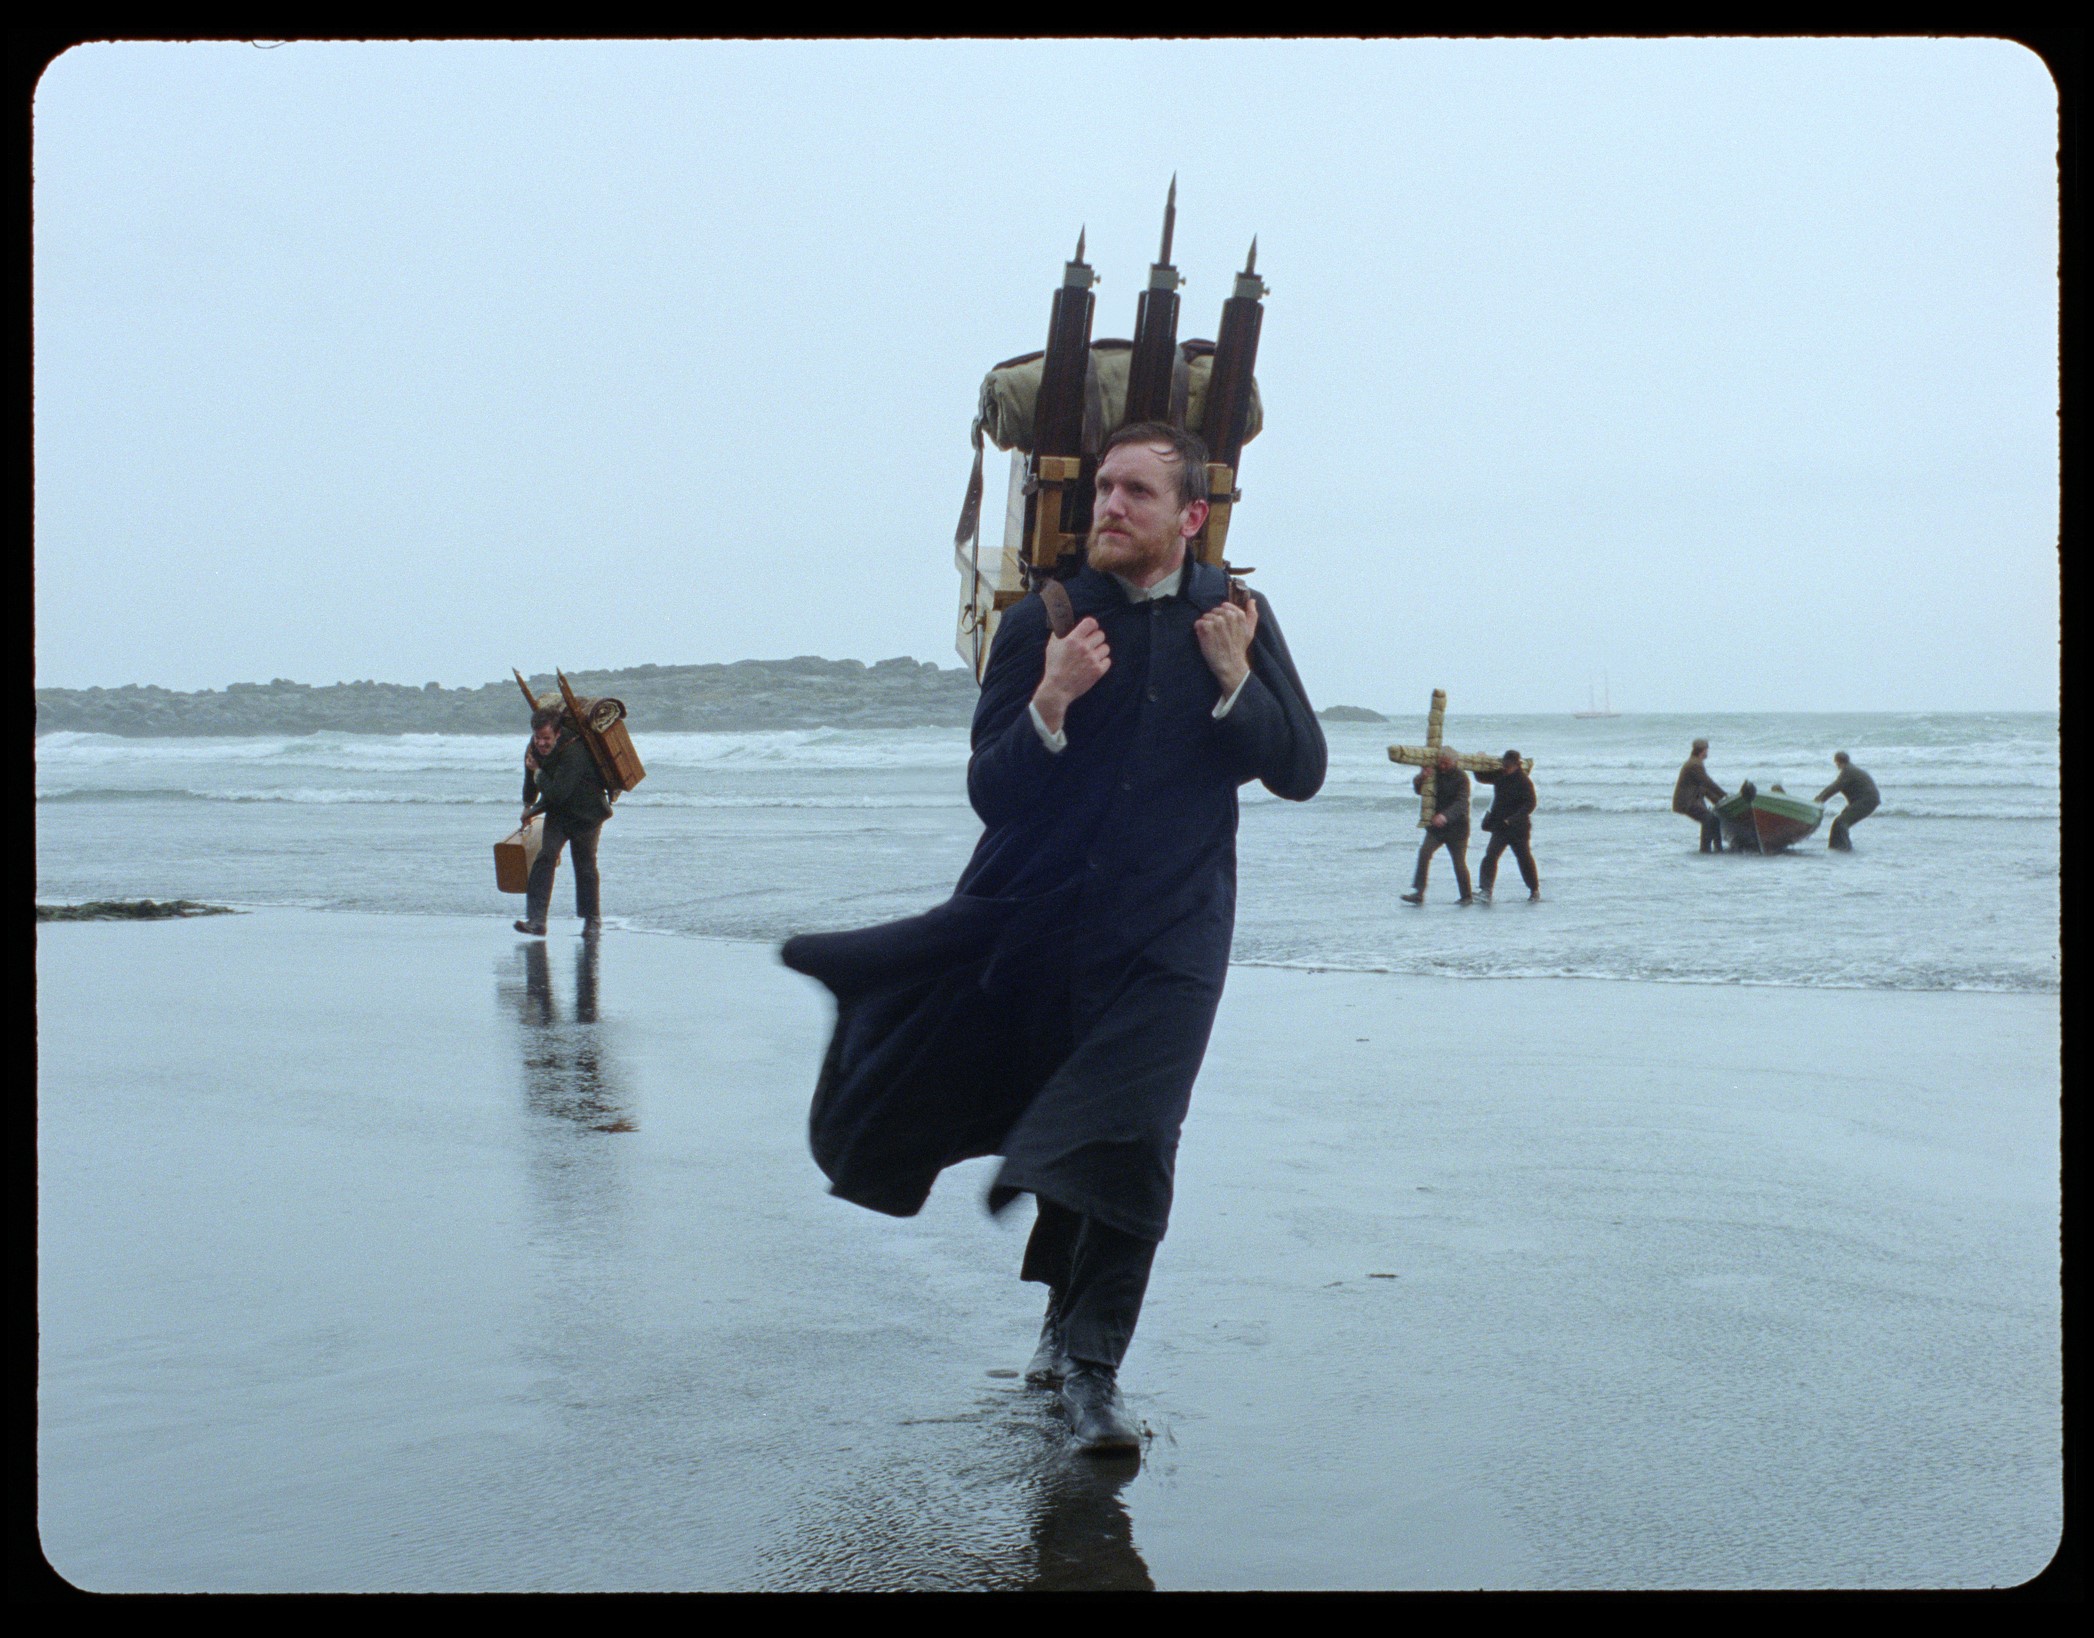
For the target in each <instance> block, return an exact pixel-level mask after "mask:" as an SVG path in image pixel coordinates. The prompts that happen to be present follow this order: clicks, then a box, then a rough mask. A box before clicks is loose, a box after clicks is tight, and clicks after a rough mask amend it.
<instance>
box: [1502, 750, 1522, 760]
mask: <svg viewBox="0 0 2094 1638" xmlns="http://www.w3.org/2000/svg"><path fill="white" fill-rule="evenodd" d="M1519 759H1520V753H1519V752H1517V751H1507V752H1506V753H1505V754H1504V755H1503V756H1501V757H1499V758H1498V760H1499V761H1500V762H1517V761H1519Z"/></svg>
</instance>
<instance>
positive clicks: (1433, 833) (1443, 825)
mask: <svg viewBox="0 0 2094 1638" xmlns="http://www.w3.org/2000/svg"><path fill="white" fill-rule="evenodd" d="M1438 760H1439V766H1438V767H1437V769H1435V770H1433V771H1434V773H1435V777H1436V780H1437V783H1436V784H1435V785H1434V787H1433V800H1432V823H1431V824H1430V825H1428V826H1427V827H1426V830H1425V842H1424V845H1423V846H1422V847H1420V848H1419V849H1418V873H1417V875H1416V877H1415V878H1413V880H1412V882H1411V890H1410V891H1409V892H1408V893H1406V894H1404V895H1403V902H1404V903H1405V904H1423V903H1424V902H1425V873H1426V872H1427V871H1428V870H1429V869H1431V868H1432V850H1433V849H1434V848H1436V847H1444V848H1446V850H1447V857H1448V858H1450V859H1452V860H1453V861H1454V884H1455V886H1457V887H1459V888H1460V889H1461V897H1460V898H1458V899H1456V900H1455V901H1454V902H1455V903H1456V904H1474V903H1475V902H1476V896H1475V894H1474V893H1472V892H1471V891H1470V890H1469V776H1468V775H1467V774H1465V773H1463V772H1462V771H1461V769H1459V768H1457V767H1456V766H1455V765H1454V748H1453V747H1452V746H1449V745H1442V746H1441V747H1440V754H1439V759H1438ZM1426 771H1427V770H1425V769H1423V768H1420V769H1419V770H1418V774H1417V777H1416V778H1415V779H1413V780H1412V781H1411V789H1412V790H1414V791H1417V792H1419V793H1421V794H1422V793H1423V792H1424V790H1425V774H1426Z"/></svg>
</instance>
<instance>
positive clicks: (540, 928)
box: [516, 921, 545, 938]
mask: <svg viewBox="0 0 2094 1638" xmlns="http://www.w3.org/2000/svg"><path fill="white" fill-rule="evenodd" d="M516 930H517V931H518V932H519V933H523V934H525V935H526V936H528V937H530V938H543V937H545V923H544V922H542V921H520V922H518V923H517V924H516Z"/></svg>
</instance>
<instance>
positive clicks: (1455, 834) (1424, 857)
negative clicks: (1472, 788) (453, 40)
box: [1411, 824, 1469, 898]
mask: <svg viewBox="0 0 2094 1638" xmlns="http://www.w3.org/2000/svg"><path fill="white" fill-rule="evenodd" d="M1436 847H1444V848H1445V849H1446V850H1447V857H1448V858H1450V859H1452V860H1453V861H1454V884H1455V885H1456V886H1457V887H1459V888H1460V889H1461V896H1462V897H1463V898H1467V897H1468V896H1469V827H1468V826H1467V825H1465V824H1464V825H1448V826H1446V827H1444V828H1443V829H1440V830H1434V829H1433V828H1432V827H1431V826H1430V825H1428V826H1426V827H1425V841H1424V844H1423V845H1422V846H1421V847H1420V848H1419V849H1418V873H1417V875H1416V876H1415V877H1413V878H1412V880H1411V891H1412V892H1414V893H1422V892H1424V891H1425V873H1426V871H1427V870H1429V869H1430V868H1431V867H1432V850H1433V849H1434V848H1436Z"/></svg>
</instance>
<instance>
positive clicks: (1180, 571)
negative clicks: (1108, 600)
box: [1113, 562, 1185, 603]
mask: <svg viewBox="0 0 2094 1638" xmlns="http://www.w3.org/2000/svg"><path fill="white" fill-rule="evenodd" d="M1113 579H1115V580H1117V581H1119V583H1120V590H1121V591H1123V592H1125V593H1126V594H1127V601H1128V602H1130V603H1150V602H1154V601H1156V600H1157V599H1159V598H1164V597H1176V596H1177V595H1178V588H1179V587H1180V586H1182V585H1184V584H1185V565H1184V564H1183V563H1182V562H1181V563H1180V564H1179V565H1178V566H1177V567H1176V568H1175V569H1173V570H1171V572H1170V573H1169V574H1167V575H1165V576H1164V577H1163V578H1162V579H1161V580H1159V581H1157V582H1156V584H1155V585H1153V586H1137V585H1136V584H1135V583H1134V582H1133V581H1131V580H1129V579H1127V578H1126V576H1124V575H1117V574H1116V575H1114V576H1113Z"/></svg>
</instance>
